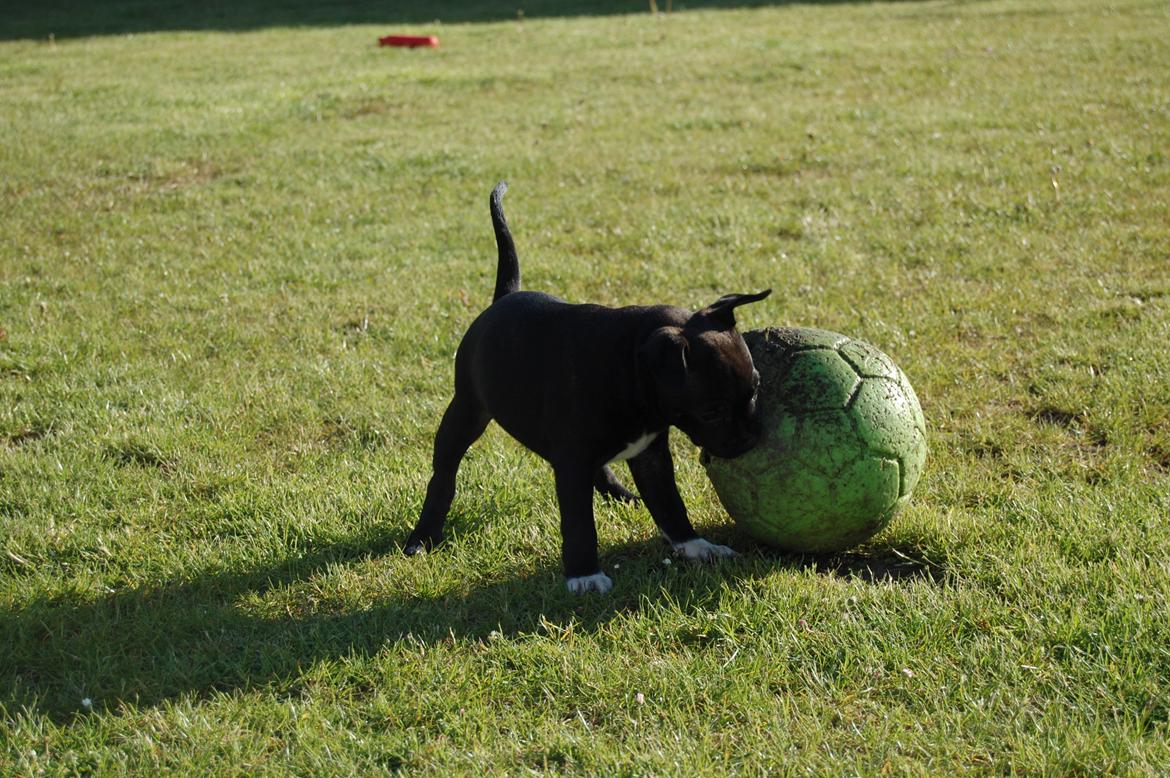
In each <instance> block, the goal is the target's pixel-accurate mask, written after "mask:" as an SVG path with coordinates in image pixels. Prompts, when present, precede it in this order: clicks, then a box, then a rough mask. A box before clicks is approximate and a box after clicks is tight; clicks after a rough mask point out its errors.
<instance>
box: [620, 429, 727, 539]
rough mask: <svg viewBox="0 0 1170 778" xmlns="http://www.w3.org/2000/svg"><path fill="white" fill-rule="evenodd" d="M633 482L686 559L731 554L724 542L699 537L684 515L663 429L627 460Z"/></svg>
mask: <svg viewBox="0 0 1170 778" xmlns="http://www.w3.org/2000/svg"><path fill="white" fill-rule="evenodd" d="M629 465H630V473H632V474H633V476H634V485H635V486H637V488H638V493H639V494H641V495H642V501H643V502H645V503H646V507H647V508H648V509H649V510H650V516H651V517H652V518H653V519H654V523H655V524H657V525H658V529H659V530H661V532H662V534H663V535H665V536H666V539H667V541H669V542H670V544H671V545H672V546H673V547H674V550H675V551H676V552H677V553H679V554H682V555H683V556H685V557H686V558H687V559H699V560H703V561H708V560H712V559H717V558H719V557H727V556H735V552H734V551H732V550H731V549H730V548H728V547H727V546H720V545H716V544H715V543H711V542H710V541H708V540H706V539H704V538H701V537H699V535H698V533H696V532H695V528H694V527H693V526H691V520H690V519H689V518H688V517H687V506H686V505H685V504H684V503H683V500H682V495H680V494H679V493H678V484H676V483H675V480H674V459H672V458H671V456H670V443H669V441H668V438H667V432H663V433H662V434H661V435H659V436H658V438H657V439H655V441H654V442H653V443H651V444H650V446H649V447H648V448H647V449H646V450H645V451H643V452H642V453H641V454H639V455H638V456H636V457H634V458H633V459H631V460H629Z"/></svg>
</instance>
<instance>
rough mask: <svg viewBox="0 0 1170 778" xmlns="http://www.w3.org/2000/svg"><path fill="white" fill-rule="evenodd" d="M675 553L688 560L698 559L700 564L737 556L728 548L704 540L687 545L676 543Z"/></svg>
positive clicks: (691, 541)
mask: <svg viewBox="0 0 1170 778" xmlns="http://www.w3.org/2000/svg"><path fill="white" fill-rule="evenodd" d="M674 553H675V554H676V555H678V556H684V557H686V558H687V559H697V560H699V561H700V562H710V561H712V560H714V559H719V558H721V557H729V556H735V551H733V550H732V549H730V548H728V547H727V546H719V545H716V544H714V543H712V542H710V541H708V540H705V539H703V538H695V539H694V540H688V541H686V542H685V543H675V544H674Z"/></svg>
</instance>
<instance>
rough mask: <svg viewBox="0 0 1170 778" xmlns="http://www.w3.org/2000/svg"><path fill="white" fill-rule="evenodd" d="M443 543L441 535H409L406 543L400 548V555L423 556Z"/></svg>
mask: <svg viewBox="0 0 1170 778" xmlns="http://www.w3.org/2000/svg"><path fill="white" fill-rule="evenodd" d="M442 542H443V534H442V533H441V532H440V533H438V534H433V535H428V534H422V533H411V535H410V537H409V538H407V540H406V543H405V544H404V545H403V546H402V553H404V554H406V555H407V556H415V555H417V554H425V553H426V552H428V551H430V550H431V549H432V548H434V547H435V546H437V545H439V544H440V543H442Z"/></svg>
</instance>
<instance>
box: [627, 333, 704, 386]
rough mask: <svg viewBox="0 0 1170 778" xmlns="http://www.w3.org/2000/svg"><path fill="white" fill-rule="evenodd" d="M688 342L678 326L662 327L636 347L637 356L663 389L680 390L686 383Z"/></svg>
mask: <svg viewBox="0 0 1170 778" xmlns="http://www.w3.org/2000/svg"><path fill="white" fill-rule="evenodd" d="M690 349H691V347H690V344H689V343H687V339H686V338H685V337H683V334H682V330H680V329H679V328H678V327H662V328H660V329H657V330H655V331H654V333H653V334H652V335H651V336H650V337H649V338H647V339H646V342H645V343H643V344H642V346H641V348H639V349H638V358H639V359H641V360H642V363H643V364H644V365H646V367H647V368H649V370H650V374H651V375H652V376H654V381H655V383H657V384H658V386H659V387H661V388H663V389H667V390H669V391H675V392H681V391H682V390H683V389H685V388H686V384H687V355H688V353H689V352H690Z"/></svg>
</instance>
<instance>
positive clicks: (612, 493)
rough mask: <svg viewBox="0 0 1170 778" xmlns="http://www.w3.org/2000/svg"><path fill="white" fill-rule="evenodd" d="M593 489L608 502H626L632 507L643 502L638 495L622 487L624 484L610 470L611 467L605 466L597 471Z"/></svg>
mask: <svg viewBox="0 0 1170 778" xmlns="http://www.w3.org/2000/svg"><path fill="white" fill-rule="evenodd" d="M593 488H594V489H596V490H597V493H598V494H600V495H601V496H602V497H604V498H606V499H608V500H617V501H618V502H624V503H628V504H630V505H637V504H638V503H640V502H641V500H639V499H638V495H636V494H634V493H633V492H631V491H630V490H629V489H627V488H626V487H624V486H622V482H621V481H619V480H618V479H617V476H615V475H614V474H613V471H612V470H610V469H609V465H604V466H603V467H602V468H601V469H600V470H598V471H597V476H596V477H595V478H594V479H593Z"/></svg>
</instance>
